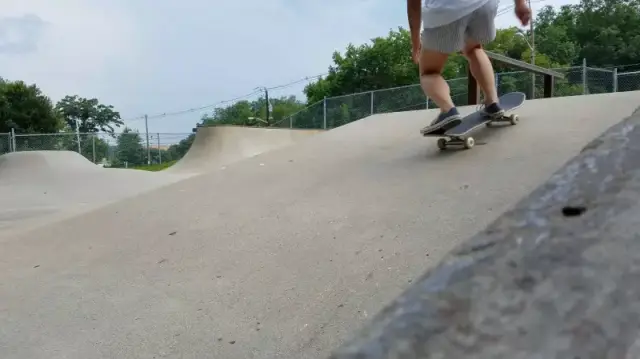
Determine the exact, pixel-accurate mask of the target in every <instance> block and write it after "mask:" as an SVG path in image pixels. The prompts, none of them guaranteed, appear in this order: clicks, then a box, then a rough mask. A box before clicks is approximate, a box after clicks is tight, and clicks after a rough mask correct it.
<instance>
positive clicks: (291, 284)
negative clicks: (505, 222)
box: [0, 92, 640, 359]
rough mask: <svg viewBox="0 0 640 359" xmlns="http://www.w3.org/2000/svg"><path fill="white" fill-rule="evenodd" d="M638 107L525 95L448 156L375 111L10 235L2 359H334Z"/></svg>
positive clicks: (411, 119) (421, 115)
mask: <svg viewBox="0 0 640 359" xmlns="http://www.w3.org/2000/svg"><path fill="white" fill-rule="evenodd" d="M638 104H640V92H625V93H618V94H606V95H590V96H575V97H566V98H554V99H544V100H543V99H540V100H534V101H527V102H526V103H525V104H524V105H523V107H522V108H521V109H519V111H518V113H519V114H520V118H521V120H520V123H519V124H518V125H517V126H508V125H507V126H504V127H500V128H494V129H483V130H481V131H480V132H479V133H478V135H477V136H476V146H475V147H474V148H473V149H472V150H468V151H465V150H460V151H456V150H451V151H447V152H440V151H439V150H438V149H437V147H436V143H435V142H436V140H435V139H434V138H423V137H422V136H421V135H420V133H419V131H420V128H422V127H423V126H424V125H425V124H426V123H428V122H430V121H431V120H432V119H433V116H434V115H435V114H436V113H435V111H433V110H430V111H415V112H404V113H393V114H385V115H379V116H373V117H370V118H367V119H364V120H361V121H357V122H354V123H352V124H349V125H346V126H343V127H340V128H337V129H334V130H331V131H327V132H326V133H323V134H319V135H316V136H312V137H309V138H308V139H307V140H305V141H301V142H299V143H298V144H295V145H292V146H289V147H286V148H280V149H276V150H272V151H269V152H267V153H263V154H262V155H259V156H257V157H255V158H249V159H246V160H243V161H237V162H235V163H233V164H232V165H228V166H227V168H226V169H225V170H224V171H210V172H208V173H205V174H203V175H200V176H194V177H192V178H189V179H186V180H184V181H181V182H178V183H175V184H171V185H169V186H166V187H164V188H161V189H158V190H154V191H150V192H147V193H144V194H141V195H139V196H136V197H130V198H127V199H125V200H122V201H119V202H117V203H113V204H110V205H108V206H104V207H101V208H99V209H97V210H95V211H91V212H89V213H86V214H84V215H81V216H78V217H75V218H71V219H67V220H65V221H63V222H60V223H56V224H52V225H48V226H46V227H42V228H39V229H36V230H34V231H31V232H28V233H20V234H18V235H15V236H11V237H10V238H3V243H2V251H0V298H2V300H1V301H0V323H3V325H2V329H0V330H2V332H1V333H0V334H1V335H0V357H1V358H3V359H18V358H20V359H22V358H62V357H65V358H94V359H101V358H105V359H106V358H122V359H126V358H153V357H158V358H291V359H311V358H323V357H326V356H328V355H329V353H330V351H331V350H332V349H333V348H336V347H338V346H339V345H340V344H342V343H343V342H344V340H346V339H347V338H348V337H349V336H350V335H351V334H352V333H354V331H355V330H357V329H359V328H361V326H362V325H363V324H364V323H365V322H367V321H368V320H369V319H370V318H372V316H373V315H374V314H376V313H377V312H378V311H379V310H380V309H381V308H383V307H384V306H385V305H386V304H387V303H389V302H390V301H391V300H393V299H394V298H396V297H397V296H398V295H399V294H400V293H401V292H402V291H403V290H404V289H405V288H407V287H408V286H409V285H411V284H410V282H412V281H413V280H415V279H416V278H418V277H419V276H420V275H421V274H422V273H423V272H424V271H425V270H426V269H428V268H431V267H432V266H434V264H436V263H437V262H438V261H439V260H440V259H441V258H442V256H443V255H444V254H446V253H447V252H448V251H449V250H450V249H451V248H453V247H454V246H455V245H456V244H458V243H460V241H462V240H464V239H466V238H468V237H470V236H472V235H474V234H475V233H477V232H478V231H480V230H481V229H483V228H484V227H485V226H486V225H487V224H489V223H490V222H491V221H493V220H494V219H495V218H497V217H498V216H499V215H500V214H501V213H503V212H504V211H505V210H506V209H508V208H510V207H511V206H512V205H513V204H515V203H516V202H517V201H518V200H520V199H521V198H523V197H524V196H526V195H527V194H529V193H530V191H531V190H533V189H534V188H536V187H537V186H538V185H539V184H541V183H542V182H543V181H546V180H547V179H548V178H549V176H550V175H551V174H552V173H553V172H555V171H556V170H557V169H558V168H560V167H561V166H562V165H564V164H565V163H566V162H567V160H569V159H570V158H572V157H574V156H575V155H576V154H577V153H579V152H580V150H581V149H582V148H583V147H584V146H585V145H586V144H587V143H589V142H590V141H591V140H592V139H593V138H595V137H596V136H598V135H599V134H601V133H602V132H603V131H605V130H606V129H607V128H609V127H610V126H612V125H614V124H616V123H617V122H618V121H620V120H621V119H622V118H624V117H626V116H628V115H629V114H631V113H632V112H633V110H634V109H635V108H636V107H637V106H638ZM461 110H462V112H463V113H469V112H470V111H473V110H474V108H473V107H465V108H462V109H461ZM87 183H90V182H87ZM483 283H484V282H483Z"/></svg>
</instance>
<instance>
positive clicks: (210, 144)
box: [166, 126, 323, 173]
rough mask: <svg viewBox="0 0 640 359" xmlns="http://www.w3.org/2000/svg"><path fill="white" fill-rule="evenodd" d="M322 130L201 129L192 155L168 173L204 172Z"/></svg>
mask: <svg viewBox="0 0 640 359" xmlns="http://www.w3.org/2000/svg"><path fill="white" fill-rule="evenodd" d="M320 132H323V131H322V130H297V129H286V128H261V127H241V126H212V127H199V128H198V132H197V133H196V138H195V140H194V141H193V144H192V145H191V148H190V149H189V152H187V154H186V155H185V156H184V157H183V158H182V159H181V160H180V161H178V163H176V164H175V165H173V166H171V167H170V168H169V169H167V170H166V172H193V173H201V172H205V171H207V170H211V169H213V168H218V167H220V166H223V165H226V164H229V163H233V162H235V161H238V160H241V159H244V158H248V157H253V156H256V155H259V154H261V153H264V152H268V151H271V150H274V149H277V148H281V147H284V146H289V145H292V144H294V143H297V142H298V141H301V140H304V139H306V138H308V137H309V136H313V135H316V134H318V133H320Z"/></svg>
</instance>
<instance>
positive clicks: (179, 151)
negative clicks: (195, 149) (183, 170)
mask: <svg viewBox="0 0 640 359" xmlns="http://www.w3.org/2000/svg"><path fill="white" fill-rule="evenodd" d="M195 139H196V135H195V133H192V134H190V135H189V136H188V137H187V138H185V139H183V140H181V141H180V142H178V143H177V144H175V145H171V146H170V147H169V149H168V150H167V151H163V152H162V160H163V161H174V160H179V159H180V158H182V157H183V156H184V155H185V154H187V151H189V148H191V144H192V143H193V141H194V140H195Z"/></svg>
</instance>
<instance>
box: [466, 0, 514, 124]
mask: <svg viewBox="0 0 640 359" xmlns="http://www.w3.org/2000/svg"><path fill="white" fill-rule="evenodd" d="M497 12H498V0H489V1H488V2H487V3H486V4H485V5H483V6H482V7H481V8H479V9H477V10H476V11H474V12H473V13H471V15H469V22H468V24H467V29H466V31H465V46H464V49H463V54H464V56H465V57H466V58H467V61H469V69H470V70H471V74H472V75H473V77H474V78H475V79H476V81H477V82H478V86H480V89H481V90H482V93H483V94H484V100H485V108H484V111H485V112H486V113H487V114H488V115H491V116H500V115H502V114H503V113H504V111H503V110H502V109H501V108H500V106H499V104H498V91H497V89H496V84H495V72H494V70H493V66H492V65H491V60H489V57H488V56H487V54H486V53H485V52H484V50H483V49H482V46H483V45H486V44H488V43H490V42H491V41H493V40H494V39H495V37H496V27H495V23H494V21H495V17H496V14H497Z"/></svg>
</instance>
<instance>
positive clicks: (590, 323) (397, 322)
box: [331, 108, 640, 359]
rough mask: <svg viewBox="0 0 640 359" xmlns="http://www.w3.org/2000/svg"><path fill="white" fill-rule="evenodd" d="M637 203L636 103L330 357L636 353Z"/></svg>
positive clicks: (511, 358)
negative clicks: (628, 112)
mask: <svg viewBox="0 0 640 359" xmlns="http://www.w3.org/2000/svg"><path fill="white" fill-rule="evenodd" d="M558 120H559V121H561V120H562V119H561V118H559V119H558ZM541 140H544V139H541ZM636 141H637V142H636ZM542 145H543V144H542ZM531 150H532V151H535V148H532V149H531ZM639 199H640V108H638V109H636V111H635V112H634V114H633V115H632V116H630V117H628V118H626V119H625V120H623V121H622V122H620V123H619V124H617V125H615V126H613V127H611V128H610V129H608V130H607V131H606V132H605V133H603V134H602V135H601V136H599V137H598V138H596V139H594V140H593V141H592V142H591V143H589V144H588V145H587V146H585V147H584V149H583V150H582V151H581V152H580V154H579V155H578V156H576V157H575V158H574V159H572V160H571V161H569V162H568V163H567V164H566V165H565V166H564V167H563V168H562V169H560V170H559V171H557V172H556V173H555V174H554V175H553V176H552V177H551V178H550V179H549V180H548V181H547V182H546V183H544V184H543V185H541V186H540V187H539V188H537V189H536V190H535V191H533V192H532V193H531V194H530V195H529V196H528V197H526V198H524V199H523V200H522V201H520V202H519V203H518V204H517V205H516V206H515V207H514V208H513V209H511V210H510V211H508V212H506V213H504V214H503V215H502V216H501V217H500V218H498V219H497V220H496V221H495V222H493V223H492V224H491V225H489V226H488V227H487V228H486V229H485V230H484V231H483V232H481V233H479V234H477V235H475V236H474V237H472V238H471V239H470V240H468V241H467V242H466V243H464V244H462V245H461V246H459V247H458V248H457V249H455V250H454V251H453V252H452V253H451V254H449V255H448V256H447V257H446V258H445V259H444V260H443V261H442V262H441V263H440V264H439V265H438V266H437V267H436V268H434V269H432V270H430V271H429V272H427V273H425V274H424V275H423V276H422V277H421V278H420V279H419V280H417V281H415V282H414V284H413V286H412V287H410V288H409V289H408V290H407V291H405V292H404V293H403V294H402V295H401V296H400V297H399V298H397V299H396V300H395V301H394V302H392V303H391V304H390V305H389V306H387V307H386V308H385V309H384V310H383V311H382V312H381V313H379V314H378V315H376V317H375V318H374V319H373V320H372V322H371V323H369V324H368V325H367V326H366V327H365V328H364V329H363V330H362V331H360V332H359V333H358V334H357V335H356V336H355V338H353V339H352V340H350V341H349V342H347V343H346V344H345V345H343V346H342V347H341V348H339V349H337V350H336V351H335V352H334V353H333V355H332V356H331V358H332V359H365V358H366V359H374V358H375V359H378V358H387V359H390V358H398V359H399V358H403V359H413V358H443V359H444V358H452V359H458V358H487V359H488V358H491V359H498V358H504V359H525V358H527V359H528V358H531V359H533V358H545V359H552V358H568V359H574V358H580V359H587V358H594V359H595V358H598V359H599V358H628V359H631V358H637V357H640V340H639V338H640V335H639V334H640V201H639Z"/></svg>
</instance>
